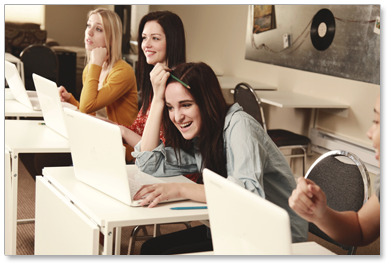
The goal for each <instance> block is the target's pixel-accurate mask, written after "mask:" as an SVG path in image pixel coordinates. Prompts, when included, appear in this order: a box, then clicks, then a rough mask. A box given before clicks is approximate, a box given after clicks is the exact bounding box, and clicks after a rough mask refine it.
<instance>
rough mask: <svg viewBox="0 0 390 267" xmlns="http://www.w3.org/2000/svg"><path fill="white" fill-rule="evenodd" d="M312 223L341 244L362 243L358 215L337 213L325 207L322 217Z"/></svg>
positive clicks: (354, 213)
mask: <svg viewBox="0 0 390 267" xmlns="http://www.w3.org/2000/svg"><path fill="white" fill-rule="evenodd" d="M313 223H314V224H315V225H317V226H318V228H320V229H321V230H322V231H323V232H324V233H326V234H327V235H328V236H329V237H331V238H332V239H334V240H336V241H338V242H340V243H342V244H345V245H358V244H361V243H362V242H363V236H362V232H361V228H360V224H359V219H358V214H357V213H356V212H354V211H344V212H338V211H335V210H333V209H331V208H329V207H327V208H326V211H325V213H324V215H323V217H322V218H318V220H316V221H314V222H313Z"/></svg>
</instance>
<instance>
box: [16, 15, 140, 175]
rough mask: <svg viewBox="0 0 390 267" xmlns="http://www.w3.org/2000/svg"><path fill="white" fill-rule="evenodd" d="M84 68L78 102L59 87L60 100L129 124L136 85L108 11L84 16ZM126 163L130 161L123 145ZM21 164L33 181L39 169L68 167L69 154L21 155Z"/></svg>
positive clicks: (116, 23) (118, 25) (117, 25)
mask: <svg viewBox="0 0 390 267" xmlns="http://www.w3.org/2000/svg"><path fill="white" fill-rule="evenodd" d="M84 42H85V49H86V52H87V53H86V54H87V65H86V66H85V68H84V71H83V89H82V91H81V96H80V102H78V101H77V100H76V99H75V98H74V96H73V95H72V94H71V93H69V92H68V91H67V90H66V89H65V87H63V86H60V87H59V93H60V98H61V101H64V102H65V101H66V102H69V103H71V104H73V105H75V106H77V108H78V109H79V110H80V111H81V112H84V113H89V114H94V115H96V116H99V117H104V118H107V119H109V120H111V121H114V122H116V123H118V124H123V125H131V124H132V123H133V121H134V120H135V118H136V117H137V114H138V93H137V83H136V79H135V74H134V71H133V69H132V68H131V66H130V65H129V64H127V63H126V62H125V61H124V60H122V59H121V52H122V49H121V46H122V22H121V20H120V18H119V16H118V15H117V14H116V13H115V12H113V11H110V10H107V9H103V8H98V9H95V10H92V11H90V12H89V13H88V16H87V26H86V29H85V38H84ZM125 146H126V161H127V162H129V161H131V160H132V159H133V158H132V156H131V154H130V153H131V152H132V151H133V148H132V147H131V146H129V145H127V144H125ZM22 161H23V163H24V165H25V166H26V168H27V170H28V171H29V173H30V174H31V175H32V177H33V178H34V179H35V176H36V175H40V174H41V173H42V168H43V167H49V166H69V165H71V164H72V159H71V155H70V154H69V153H55V154H35V155H34V154H32V155H31V154H25V155H24V156H23V157H22Z"/></svg>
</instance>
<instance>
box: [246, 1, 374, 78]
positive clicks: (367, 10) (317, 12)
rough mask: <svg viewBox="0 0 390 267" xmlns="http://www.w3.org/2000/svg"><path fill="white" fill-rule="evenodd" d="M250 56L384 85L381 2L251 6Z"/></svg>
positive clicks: (250, 57)
mask: <svg viewBox="0 0 390 267" xmlns="http://www.w3.org/2000/svg"><path fill="white" fill-rule="evenodd" d="M245 59H247V60H253V61H257V62H262V63H266V64H272V65H278V66H282V67H288V68H294V69H298V70H303V71H309V72H315V73H319V74H324V75H331V76H335V77H340V78H346V79H352V80H356V81H361V82H367V83H373V84H380V5H267V6H265V5H258V6H257V5H250V6H249V8H248V22H247V33H246V50H245Z"/></svg>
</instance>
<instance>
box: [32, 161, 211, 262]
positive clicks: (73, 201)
mask: <svg viewBox="0 0 390 267" xmlns="http://www.w3.org/2000/svg"><path fill="white" fill-rule="evenodd" d="M127 167H128V168H137V166H135V165H127ZM43 175H44V176H43V177H38V178H37V186H36V189H37V191H36V210H35V218H36V219H35V254H36V255H38V254H46V255H49V254H50V255H53V254H54V255H59V254H61V255H64V254H65V255H77V254H82V255H86V254H97V253H98V246H99V232H102V233H103V234H104V247H103V254H104V255H108V254H112V248H113V235H112V233H113V230H114V228H116V243H115V244H116V245H115V254H119V252H120V245H119V244H120V237H121V227H124V226H136V225H148V224H162V223H173V222H186V221H197V220H208V212H207V209H206V210H171V209H170V207H183V206H202V205H204V204H203V203H199V202H195V201H178V202H171V203H164V204H159V205H157V206H156V207H154V208H147V207H130V206H128V205H126V204H123V203H122V202H119V201H117V200H115V199H114V198H111V197H109V196H108V195H106V194H104V193H101V192H100V191H98V190H96V189H94V188H92V187H90V186H88V185H86V184H84V183H82V182H80V181H78V180H77V178H76V177H75V175H74V171H73V167H56V168H44V170H43ZM164 179H167V178H164ZM182 179H187V178H184V177H182Z"/></svg>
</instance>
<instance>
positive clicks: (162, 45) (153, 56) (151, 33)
mask: <svg viewBox="0 0 390 267" xmlns="http://www.w3.org/2000/svg"><path fill="white" fill-rule="evenodd" d="M141 48H142V51H144V54H145V57H146V62H147V63H148V64H151V65H156V64H157V63H165V61H166V54H167V53H166V48H167V41H166V37H165V33H164V29H163V28H162V27H161V25H160V24H158V23H157V21H155V20H152V21H148V22H146V23H145V26H144V30H143V32H142V45H141Z"/></svg>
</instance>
